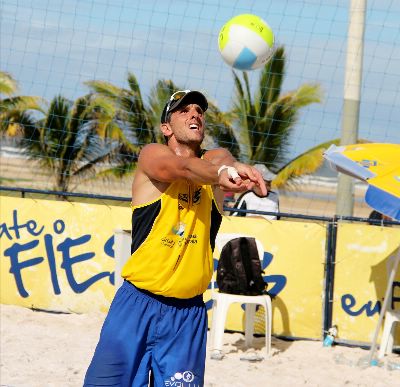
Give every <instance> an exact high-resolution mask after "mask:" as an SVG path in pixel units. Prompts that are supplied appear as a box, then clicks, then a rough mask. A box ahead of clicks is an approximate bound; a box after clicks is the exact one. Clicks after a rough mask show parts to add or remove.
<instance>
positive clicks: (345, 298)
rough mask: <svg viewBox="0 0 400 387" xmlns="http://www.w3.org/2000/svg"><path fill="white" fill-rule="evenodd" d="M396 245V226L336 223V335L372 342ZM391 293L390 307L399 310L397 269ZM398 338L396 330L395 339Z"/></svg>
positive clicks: (398, 241)
mask: <svg viewBox="0 0 400 387" xmlns="http://www.w3.org/2000/svg"><path fill="white" fill-rule="evenodd" d="M399 246H400V230H399V228H398V227H381V226H370V225H364V224H339V225H338V239H337V246H336V264H335V279H334V303H333V321H332V323H333V324H336V325H337V326H338V338H339V339H343V340H348V341H354V342H361V343H369V344H370V343H371V342H372V339H373V335H374V332H375V328H376V324H377V323H378V317H379V312H380V310H381V306H382V300H383V298H384V295H385V291H386V286H387V283H388V272H389V270H390V267H391V265H392V264H393V260H394V255H395V252H396V250H397V249H398V248H399ZM391 293H392V294H393V297H392V302H391V307H392V308H393V309H395V310H400V273H399V271H398V272H397V276H396V279H395V282H394V284H393V285H392V291H391ZM399 339H400V331H399V330H398V331H397V339H396V342H397V343H399V342H400V340H399Z"/></svg>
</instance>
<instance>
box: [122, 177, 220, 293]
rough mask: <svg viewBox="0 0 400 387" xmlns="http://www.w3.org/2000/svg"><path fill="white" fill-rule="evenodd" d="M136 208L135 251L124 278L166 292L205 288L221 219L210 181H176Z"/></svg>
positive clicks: (211, 270) (209, 277) (125, 268)
mask: <svg viewBox="0 0 400 387" xmlns="http://www.w3.org/2000/svg"><path fill="white" fill-rule="evenodd" d="M132 209H133V213H132V255H131V257H130V258H129V260H128V261H127V263H126V264H125V265H124V267H123V269H122V277H123V278H125V279H126V280H127V281H130V282H131V283H133V284H134V285H135V286H136V287H138V288H140V289H144V290H147V291H149V292H151V293H154V294H158V295H161V296H165V297H175V298H191V297H195V296H197V295H200V294H202V293H204V291H205V290H206V289H207V287H208V284H209V282H210V280H211V277H212V273H213V257H212V251H213V250H214V244H215V237H216V235H217V233H218V229H219V226H220V224H221V220H222V216H221V213H220V212H219V210H218V207H217V204H216V202H215V198H214V195H213V192H212V188H211V186H209V185H196V184H194V183H191V182H188V181H185V180H180V181H175V182H173V183H171V184H170V185H169V187H168V188H167V190H166V191H165V192H164V193H162V194H161V196H160V197H159V198H158V199H156V200H154V201H151V202H148V203H145V204H141V205H138V206H133V207H132Z"/></svg>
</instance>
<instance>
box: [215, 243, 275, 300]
mask: <svg viewBox="0 0 400 387" xmlns="http://www.w3.org/2000/svg"><path fill="white" fill-rule="evenodd" d="M262 274H263V271H262V269H261V262H260V258H259V256H258V251H257V244H256V240H255V239H254V238H249V237H240V238H235V239H232V240H230V241H229V242H228V243H227V244H226V245H225V246H224V247H223V248H222V251H221V255H220V258H219V262H218V267H217V285H218V288H219V291H220V292H222V293H230V294H243V295H247V296H257V295H260V294H268V293H267V283H266V282H265V281H264V279H263V277H262Z"/></svg>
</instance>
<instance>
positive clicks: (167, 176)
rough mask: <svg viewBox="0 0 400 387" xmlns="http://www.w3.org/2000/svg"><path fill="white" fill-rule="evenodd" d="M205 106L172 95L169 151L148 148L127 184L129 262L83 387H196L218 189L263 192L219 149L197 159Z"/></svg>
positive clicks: (253, 173) (165, 123) (164, 124)
mask: <svg viewBox="0 0 400 387" xmlns="http://www.w3.org/2000/svg"><path fill="white" fill-rule="evenodd" d="M207 108H208V103H207V100H206V98H205V96H204V95H203V94H201V93H200V92H198V91H190V90H185V91H178V92H176V93H174V94H173V95H172V96H171V98H170V99H169V101H168V102H167V104H166V105H165V107H164V110H163V113H162V116H161V126H160V127H161V131H162V133H163V134H164V137H165V138H166V141H167V144H166V145H162V144H149V145H146V146H145V147H144V148H143V149H142V151H141V153H140V156H139V160H138V165H137V170H136V174H135V177H134V180H133V184H132V209H133V214H132V255H131V257H130V258H129V260H128V261H127V263H126V264H125V266H124V268H123V270H122V276H123V277H124V278H125V281H124V284H123V285H122V286H121V288H120V289H119V290H118V291H117V293H116V295H115V298H114V300H113V302H112V305H111V307H110V311H109V313H108V316H107V318H106V320H105V322H104V326H103V328H102V332H101V335H100V340H99V343H98V345H97V348H96V351H95V354H94V356H93V360H92V362H91V364H90V366H89V369H88V371H87V374H86V377H85V385H86V386H93V385H102V386H106V385H107V386H109V385H113V386H135V387H137V386H147V385H148V383H149V373H150V376H151V379H150V384H151V385H153V383H154V385H156V386H167V385H171V386H172V385H176V383H180V384H179V385H180V386H182V387H184V386H191V387H194V386H202V385H203V383H204V367H205V354H206V336H207V311H206V308H205V305H204V302H203V299H202V294H203V293H204V291H205V290H206V289H207V287H208V284H209V282H210V279H211V276H212V272H213V258H212V249H213V248H214V243H215V237H216V234H217V232H218V229H219V226H220V223H221V219H222V217H221V214H222V208H223V207H222V205H223V197H224V192H225V191H232V192H243V191H245V190H247V189H255V190H258V191H259V192H260V193H261V194H263V195H265V194H266V188H265V183H264V181H263V179H262V176H261V174H260V173H259V172H258V171H257V170H256V169H255V168H253V167H251V166H249V165H246V164H242V163H239V162H237V161H236V160H235V159H234V158H233V157H232V155H231V154H230V153H229V152H228V151H227V150H225V149H214V150H209V151H206V152H205V151H203V150H202V149H201V147H200V146H201V143H202V141H203V138H204V131H205V119H204V113H205V111H206V110H207Z"/></svg>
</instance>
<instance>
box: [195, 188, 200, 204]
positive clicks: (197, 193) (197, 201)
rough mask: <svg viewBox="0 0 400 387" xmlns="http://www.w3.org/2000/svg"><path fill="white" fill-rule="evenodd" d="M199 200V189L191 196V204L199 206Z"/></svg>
mask: <svg viewBox="0 0 400 387" xmlns="http://www.w3.org/2000/svg"><path fill="white" fill-rule="evenodd" d="M200 199H201V187H199V188H197V189H196V190H195V191H194V194H193V204H199V203H200Z"/></svg>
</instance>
